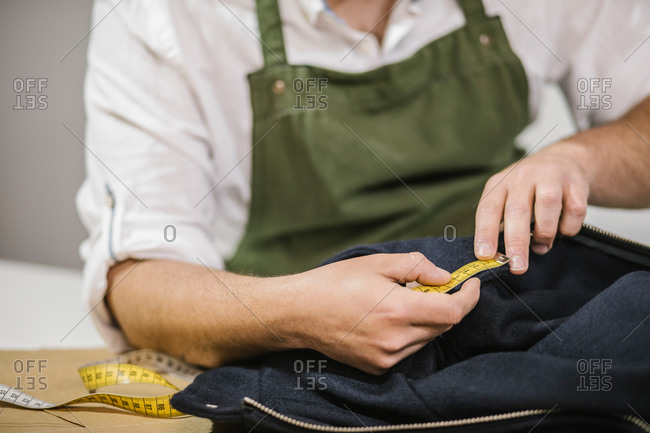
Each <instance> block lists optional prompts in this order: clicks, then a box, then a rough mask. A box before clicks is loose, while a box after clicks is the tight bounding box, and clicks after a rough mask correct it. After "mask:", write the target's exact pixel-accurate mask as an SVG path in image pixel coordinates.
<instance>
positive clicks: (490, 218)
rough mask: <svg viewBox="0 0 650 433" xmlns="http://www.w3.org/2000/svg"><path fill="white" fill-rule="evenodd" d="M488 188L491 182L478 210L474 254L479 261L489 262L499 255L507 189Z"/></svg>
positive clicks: (486, 188) (488, 184)
mask: <svg viewBox="0 0 650 433" xmlns="http://www.w3.org/2000/svg"><path fill="white" fill-rule="evenodd" d="M488 186H490V182H488V183H487V184H486V185H485V190H484V191H483V195H482V196H481V200H480V201H479V202H478V206H477V208H476V225H475V232H474V254H475V255H476V258H478V259H479V260H489V259H491V258H492V257H494V255H495V254H496V253H497V243H498V242H499V226H500V225H501V220H502V219H503V209H504V206H505V201H506V195H507V194H506V190H505V188H499V187H494V188H493V189H488Z"/></svg>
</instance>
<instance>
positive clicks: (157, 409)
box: [0, 253, 510, 418]
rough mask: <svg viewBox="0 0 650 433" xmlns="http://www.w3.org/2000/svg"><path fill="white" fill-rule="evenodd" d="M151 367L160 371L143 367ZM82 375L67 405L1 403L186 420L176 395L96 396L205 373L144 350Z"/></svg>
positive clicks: (7, 394)
mask: <svg viewBox="0 0 650 433" xmlns="http://www.w3.org/2000/svg"><path fill="white" fill-rule="evenodd" d="M509 261H510V259H509V258H508V257H506V256H505V255H503V254H501V253H497V254H496V255H495V256H494V257H493V258H492V259H490V260H477V261H474V262H471V263H468V264H466V265H465V266H462V267H461V268H459V269H457V270H456V271H454V272H453V273H452V274H451V281H449V282H448V283H447V284H443V285H439V286H418V287H413V288H412V290H417V291H419V292H423V293H431V292H437V293H447V292H449V291H450V290H452V289H454V288H455V287H457V286H458V285H460V284H461V283H463V282H464V281H465V280H467V279H469V278H470V277H473V276H474V275H476V274H478V273H480V272H483V271H486V270H488V269H493V268H498V267H499V266H503V265H505V264H506V263H508V262H509ZM143 365H148V366H151V367H153V368H154V369H155V370H156V371H153V370H150V369H148V368H145V367H143ZM78 371H79V375H80V376H81V380H82V381H83V383H84V386H85V387H86V389H87V390H88V392H89V394H87V395H84V396H81V397H77V398H74V399H72V400H69V401H66V402H64V403H59V404H54V403H48V402H46V401H43V400H40V399H37V398H35V397H32V396H31V395H29V394H26V393H24V392H22V391H20V390H18V389H15V388H12V387H10V386H7V385H2V384H0V401H2V402H6V403H10V404H13V405H16V406H20V407H23V408H26V409H40V410H43V409H57V408H62V407H66V406H71V405H75V404H82V403H101V404H105V405H110V406H115V407H117V408H121V409H124V410H127V411H130V412H133V413H137V414H140V415H144V416H149V417H157V418H173V417H178V416H185V414H183V413H182V412H179V411H177V410H176V409H174V408H173V407H172V406H171V403H170V400H171V397H172V395H174V394H173V393H172V394H167V395H159V396H150V397H144V396H128V395H121V394H113V393H96V392H95V391H96V390H97V389H98V388H103V387H105V386H109V385H122V384H127V383H148V384H156V385H162V386H164V387H167V388H170V389H173V390H174V391H180V389H179V388H178V387H176V386H175V385H174V384H172V383H171V382H169V381H168V380H167V379H165V378H164V377H162V376H161V375H160V373H162V374H165V373H169V374H174V375H176V376H178V377H180V378H182V379H185V380H190V381H191V380H193V379H194V378H195V377H196V376H197V375H198V374H199V373H200V372H201V370H199V369H197V368H195V367H193V366H191V365H189V364H186V363H185V362H183V361H180V360H178V359H176V358H174V357H172V356H169V355H166V354H163V353H160V352H156V351H154V350H149V349H143V350H136V351H133V352H129V353H127V354H124V355H120V356H118V357H116V358H113V359H109V360H104V361H99V362H95V363H92V364H86V365H83V366H82V367H80V368H79V370H78Z"/></svg>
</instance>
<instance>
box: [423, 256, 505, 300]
mask: <svg viewBox="0 0 650 433" xmlns="http://www.w3.org/2000/svg"><path fill="white" fill-rule="evenodd" d="M509 261H510V259H509V258H508V257H506V256H505V255H503V254H501V253H497V254H496V255H495V256H494V257H493V258H491V259H490V260H476V261H475V262H471V263H468V264H466V265H465V266H462V267H461V268H459V269H457V270H455V271H454V272H453V273H452V274H451V281H449V282H448V283H447V284H442V285H440V286H417V287H413V288H412V289H411V290H417V291H418V292H423V293H431V292H437V293H447V292H448V291H450V290H451V289H453V288H454V287H456V286H458V285H459V284H461V283H463V282H464V281H465V280H467V279H469V278H471V277H473V276H474V275H476V274H478V273H479V272H483V271H487V270H488V269H493V268H498V267H499V266H503V265H505V264H506V263H508V262H509Z"/></svg>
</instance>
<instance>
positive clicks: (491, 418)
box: [244, 397, 650, 433]
mask: <svg viewBox="0 0 650 433" xmlns="http://www.w3.org/2000/svg"><path fill="white" fill-rule="evenodd" d="M244 402H245V403H246V404H248V405H250V406H253V407H255V408H257V409H259V410H260V411H262V412H264V413H265V414H266V415H271V416H272V417H274V418H277V419H279V420H280V421H283V422H285V423H287V424H290V425H294V426H296V427H300V428H304V429H308V430H315V431H324V432H341V433H342V432H367V431H368V430H370V429H371V430H372V431H399V430H416V429H422V428H429V429H430V428H444V427H458V426H463V425H472V424H483V423H487V422H495V421H503V420H507V419H513V418H523V417H526V416H533V415H542V414H544V416H546V415H548V414H550V413H553V412H560V411H561V410H560V409H528V410H520V411H516V412H507V413H500V414H496V415H486V416H480V417H474V418H463V419H455V420H449V421H434V422H420V423H413V424H397V425H387V426H373V427H368V426H365V425H364V426H363V427H334V426H327V425H320V424H313V423H309V422H305V421H300V420H297V419H295V418H291V417H289V416H286V415H283V414H281V413H279V412H276V411H275V410H273V409H272V408H270V407H267V406H265V405H263V404H262V403H259V402H257V401H256V400H253V399H252V398H250V397H244ZM266 415H265V416H266ZM607 415H609V416H611V417H614V418H618V419H620V420H623V421H625V422H628V423H630V424H633V425H635V426H637V427H639V428H640V429H641V430H643V431H644V432H646V433H650V425H648V423H646V422H645V421H644V420H643V419H641V418H639V417H638V416H636V415H632V414H621V413H616V412H611V413H609V414H607ZM260 422H261V421H260Z"/></svg>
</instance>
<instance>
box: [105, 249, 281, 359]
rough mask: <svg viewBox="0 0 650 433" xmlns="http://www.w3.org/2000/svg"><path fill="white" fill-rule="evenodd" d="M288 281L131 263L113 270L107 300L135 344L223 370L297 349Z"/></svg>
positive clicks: (163, 263)
mask: <svg viewBox="0 0 650 433" xmlns="http://www.w3.org/2000/svg"><path fill="white" fill-rule="evenodd" d="M281 280H282V277H278V278H264V279H262V278H256V277H249V276H242V275H235V274H232V273H229V272H225V271H220V270H215V269H209V270H208V269H207V268H205V267H204V266H201V265H198V264H197V265H193V264H188V263H181V262H175V261H165V260H143V261H141V262H139V263H138V262H136V261H133V260H129V261H126V262H123V263H120V264H118V265H116V266H113V267H112V268H111V270H110V272H109V274H108V283H109V290H110V293H109V295H108V297H107V300H108V304H109V307H110V309H111V311H112V313H113V315H114V316H115V319H116V320H117V322H118V323H119V325H120V327H121V328H122V330H123V332H124V333H125V335H126V337H127V339H128V340H129V342H130V343H131V344H132V345H134V346H136V347H148V348H154V349H158V350H162V351H165V352H167V353H170V354H172V355H176V356H179V357H183V358H185V359H186V360H187V361H189V362H192V363H195V364H199V365H203V366H216V365H222V364H224V363H227V362H229V361H232V360H235V359H239V358H245V357H250V356H254V355H257V354H260V353H265V352H270V351H274V350H280V349H283V348H288V347H291V346H292V336H291V335H289V334H290V332H289V331H288V330H287V328H286V327H285V325H286V323H287V321H288V319H289V318H288V317H286V316H287V315H288V310H285V309H283V306H287V305H288V303H279V302H277V301H275V300H276V299H279V298H280V299H281V298H282V296H283V295H282V291H283V290H284V291H287V290H289V289H288V287H287V286H286V285H285V284H282V282H281Z"/></svg>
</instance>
